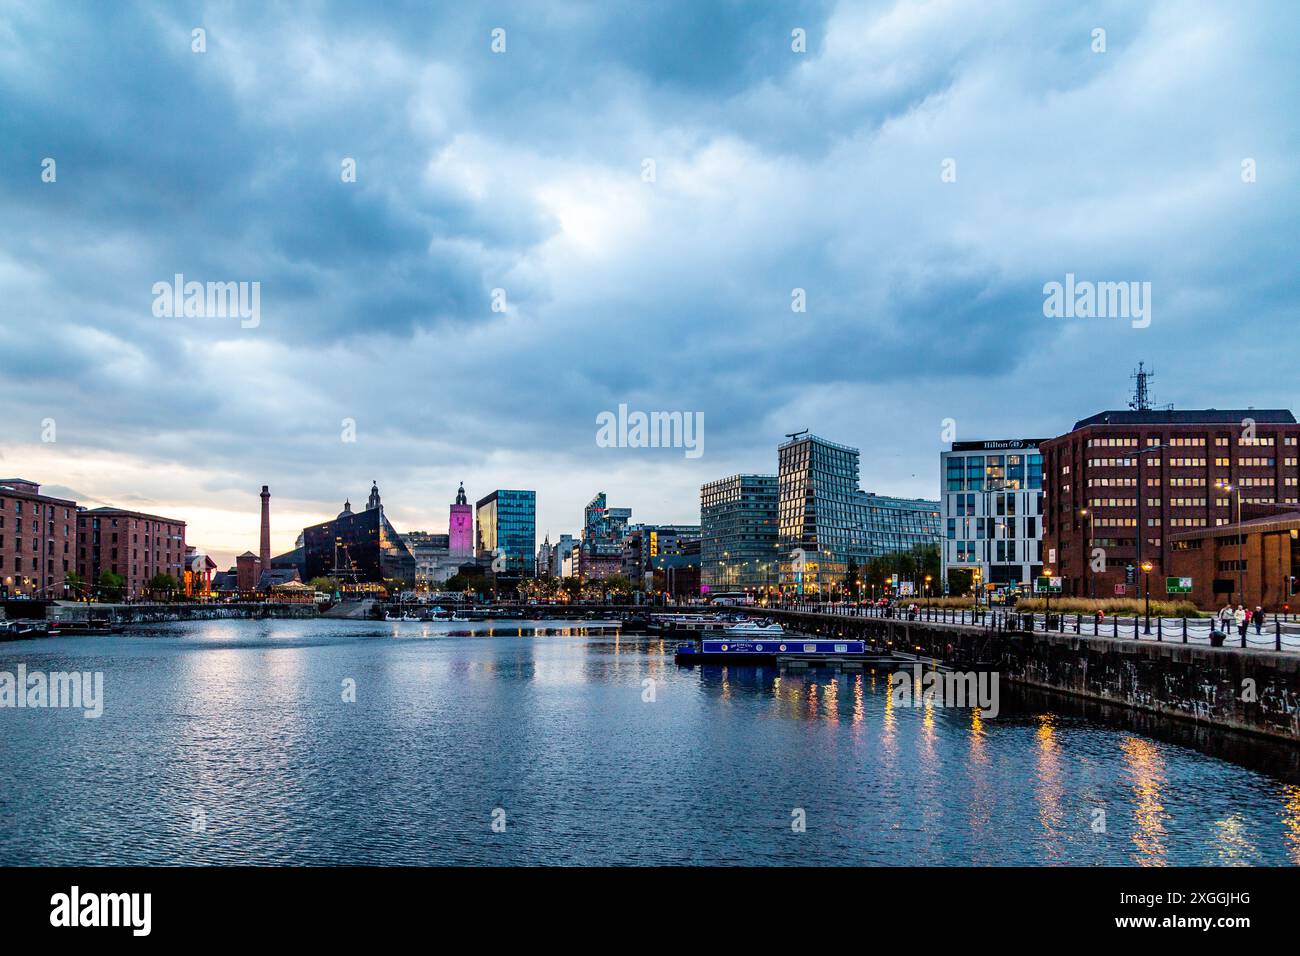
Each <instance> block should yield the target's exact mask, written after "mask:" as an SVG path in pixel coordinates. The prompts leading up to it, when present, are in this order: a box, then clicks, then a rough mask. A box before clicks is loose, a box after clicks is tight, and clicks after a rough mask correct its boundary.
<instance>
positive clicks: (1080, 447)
mask: <svg viewBox="0 0 1300 956" xmlns="http://www.w3.org/2000/svg"><path fill="white" fill-rule="evenodd" d="M1297 440H1300V425H1298V424H1297V423H1296V420H1295V416H1294V415H1292V414H1291V412H1289V411H1285V410H1282V409H1267V410H1263V409H1230V410H1218V409H1205V410H1179V411H1173V410H1159V409H1143V410H1138V411H1110V412H1101V413H1099V414H1097V415H1093V416H1092V417H1091V418H1085V419H1083V420H1082V421H1079V422H1076V423H1075V426H1074V428H1073V430H1071V431H1070V432H1069V433H1068V434H1066V435H1062V436H1060V437H1059V438H1053V439H1051V440H1050V441H1047V442H1044V443H1043V444H1042V445H1041V450H1042V453H1043V490H1044V501H1043V563H1044V565H1045V566H1046V567H1048V568H1051V569H1052V570H1053V572H1054V573H1055V574H1057V575H1060V576H1061V577H1063V578H1064V579H1065V580H1064V582H1063V587H1064V591H1065V593H1066V594H1072V595H1078V596H1086V595H1089V594H1094V595H1096V596H1097V597H1111V596H1113V595H1116V594H1127V595H1128V596H1130V597H1136V596H1138V595H1139V593H1140V592H1139V586H1140V585H1141V583H1142V574H1141V571H1140V567H1141V564H1142V562H1143V561H1150V562H1151V563H1152V564H1153V565H1154V567H1153V568H1152V571H1151V578H1150V580H1151V593H1152V595H1153V596H1154V597H1164V596H1166V595H1165V576H1166V575H1172V574H1173V573H1174V571H1173V570H1172V569H1171V565H1170V563H1169V562H1168V560H1167V553H1168V547H1169V542H1170V539H1171V536H1174V535H1180V534H1184V533H1187V532H1192V531H1199V530H1202V529H1211V530H1212V529H1221V528H1222V527H1223V526H1225V525H1228V524H1230V523H1232V522H1234V521H1236V520H1237V512H1238V508H1239V507H1240V508H1242V509H1245V508H1247V507H1248V506H1250V505H1255V504H1260V505H1278V504H1286V505H1294V504H1296V503H1297V495H1298V494H1300V492H1298V490H1297V478H1298V477H1300V471H1297V467H1296V457H1297ZM1238 497H1239V498H1240V501H1238ZM1245 513H1246V512H1245V511H1244V510H1243V512H1242V515H1243V517H1244V516H1245ZM1130 567H1131V568H1132V569H1133V570H1132V571H1129V570H1128V569H1129V568H1130ZM1193 577H1196V575H1193ZM1248 594H1249V592H1248Z"/></svg>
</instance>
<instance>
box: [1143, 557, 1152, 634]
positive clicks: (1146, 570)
mask: <svg viewBox="0 0 1300 956" xmlns="http://www.w3.org/2000/svg"><path fill="white" fill-rule="evenodd" d="M1153 567H1155V565H1153V564H1152V563H1151V562H1150V561H1143V562H1142V575H1143V576H1144V577H1145V578H1146V586H1145V588H1144V590H1145V591H1146V592H1147V595H1146V596H1147V612H1146V613H1147V626H1146V633H1147V634H1150V633H1151V569H1152V568H1153Z"/></svg>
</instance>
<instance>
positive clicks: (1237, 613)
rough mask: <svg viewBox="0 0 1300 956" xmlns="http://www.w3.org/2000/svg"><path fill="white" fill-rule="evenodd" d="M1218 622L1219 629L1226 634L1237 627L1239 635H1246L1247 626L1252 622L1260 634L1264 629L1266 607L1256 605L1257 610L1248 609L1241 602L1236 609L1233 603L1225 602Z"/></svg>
mask: <svg viewBox="0 0 1300 956" xmlns="http://www.w3.org/2000/svg"><path fill="white" fill-rule="evenodd" d="M1218 622H1219V630H1221V631H1222V632H1223V633H1224V634H1227V633H1229V632H1230V631H1231V630H1232V628H1233V627H1236V629H1237V634H1238V636H1240V637H1245V636H1246V628H1247V627H1248V626H1249V625H1251V624H1254V625H1255V633H1256V634H1259V633H1260V632H1261V631H1262V630H1263V629H1264V609H1263V608H1262V607H1260V606H1258V605H1256V606H1255V610H1253V611H1248V610H1246V608H1244V607H1242V606H1241V605H1240V604H1238V605H1237V607H1236V609H1234V608H1233V606H1232V605H1231V604H1225V605H1224V606H1223V609H1222V610H1221V611H1219V614H1218Z"/></svg>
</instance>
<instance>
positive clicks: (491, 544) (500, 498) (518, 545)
mask: <svg viewBox="0 0 1300 956" xmlns="http://www.w3.org/2000/svg"><path fill="white" fill-rule="evenodd" d="M474 513H475V529H474V534H475V547H476V550H477V552H478V557H479V559H480V560H482V561H485V562H492V563H494V564H495V566H496V573H497V574H498V575H504V576H508V577H529V578H531V577H533V576H535V574H536V572H537V492H535V491H511V490H503V489H498V490H496V491H494V492H492V493H491V494H490V495H488V496H487V497H486V498H480V499H479V500H478V502H476V503H475V505H474ZM498 558H501V559H504V560H503V561H500V562H498V561H497V560H496V559H498Z"/></svg>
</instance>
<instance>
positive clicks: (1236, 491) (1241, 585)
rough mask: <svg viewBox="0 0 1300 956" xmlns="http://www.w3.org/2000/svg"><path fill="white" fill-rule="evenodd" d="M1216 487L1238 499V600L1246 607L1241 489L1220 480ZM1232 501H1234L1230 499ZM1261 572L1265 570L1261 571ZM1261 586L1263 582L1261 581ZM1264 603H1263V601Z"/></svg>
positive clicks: (1215, 484)
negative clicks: (1243, 574) (1243, 575)
mask: <svg viewBox="0 0 1300 956" xmlns="http://www.w3.org/2000/svg"><path fill="white" fill-rule="evenodd" d="M1214 487H1216V488H1220V489H1222V490H1223V491H1226V492H1228V493H1229V494H1232V495H1234V496H1235V497H1236V499H1237V599H1238V600H1239V601H1240V602H1241V603H1242V604H1243V605H1244V604H1245V603H1246V593H1245V591H1246V586H1245V582H1244V581H1243V579H1242V567H1243V565H1244V564H1245V563H1246V555H1245V541H1246V539H1245V536H1244V535H1242V533H1241V488H1240V487H1239V486H1238V485H1234V484H1232V483H1231V482H1228V481H1223V480H1219V481H1216V482H1215V483H1214ZM1228 500H1229V501H1231V500H1232V499H1228ZM1228 513H1229V514H1231V513H1232V512H1231V505H1229V512H1228ZM1260 570H1261V572H1262V571H1263V569H1262V568H1261V569H1260ZM1260 583H1261V585H1262V584H1263V580H1262V579H1261V581H1260ZM1261 603H1262V601H1261Z"/></svg>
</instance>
